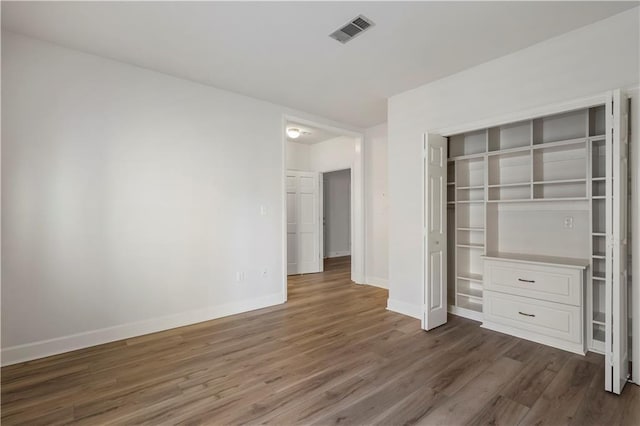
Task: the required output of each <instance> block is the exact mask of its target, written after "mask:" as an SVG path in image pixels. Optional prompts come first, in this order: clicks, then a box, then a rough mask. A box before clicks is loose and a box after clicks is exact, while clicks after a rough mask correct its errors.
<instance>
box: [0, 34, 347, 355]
mask: <svg viewBox="0 0 640 426" xmlns="http://www.w3.org/2000/svg"><path fill="white" fill-rule="evenodd" d="M2 88H3V93H2V112H3V117H2V119H3V121H2V124H3V126H2V142H3V152H2V205H3V212H2V213H3V215H2V234H3V235H2V237H3V238H2V252H3V258H2V358H3V362H4V363H5V364H8V363H12V362H16V361H19V360H23V359H29V358H36V357H39V356H44V355H47V354H51V353H57V352H64V351H66V350H71V349H75V348H78V347H83V346H90V345H92V344H97V343H102V342H105V341H110V340H115V339H119V338H125V337H129V336H133V335H138V334H144V333H148V332H152V331H157V330H161V329H166V328H171V327H175V326H178V325H183V324H188V323H193V322H198V321H203V320H206V319H210V318H215V317H219V316H222V315H228V314H231V313H236V312H240V311H245V310H250V309H253V308H257V307H262V306H267V305H272V304H276V303H280V302H282V301H283V299H284V294H283V286H282V283H283V280H284V279H285V275H284V274H285V272H284V271H283V250H284V247H283V246H282V236H283V232H284V231H283V228H282V225H283V221H282V215H283V209H282V206H283V203H284V191H283V175H282V169H283V166H284V164H283V162H284V153H283V151H282V138H283V125H282V123H283V119H284V115H285V114H294V115H295V116H296V117H302V118H306V119H308V120H313V121H314V122H320V123H324V124H326V125H331V126H335V127H341V128H347V129H350V127H349V126H346V125H344V124H340V123H331V122H328V121H327V120H324V119H322V118H319V117H313V116H310V115H308V114H305V113H302V112H299V111H292V110H290V109H287V108H283V107H280V106H277V105H273V104H269V103H266V102H262V101H257V100H255V99H251V98H248V97H244V96H240V95H236V94H232V93H229V92H225V91H221V90H217V89H214V88H211V87H208V86H203V85H199V84H195V83H192V82H189V81H185V80H181V79H178V78H174V77H170V76H167V75H164V74H160V73H156V72H152V71H148V70H144V69H141V68H137V67H133V66H129V65H126V64H123V63H119V62H115V61H111V60H108V59H104V58H100V57H97V56H93V55H88V54H84V53H80V52H77V51H74V50H69V49H65V48H62V47H58V46H55V45H52V44H48V43H44V42H40V41H36V40H34V39H30V38H27V37H23V36H19V35H15V34H11V33H6V32H5V33H3V34H2ZM351 130H354V131H358V130H359V129H353V128H351ZM260 206H265V207H266V209H267V215H266V216H261V215H260ZM263 268H267V270H268V276H267V277H266V278H263V277H262V276H261V271H262V269H263ZM237 271H244V272H245V274H246V278H245V280H244V281H241V282H237V281H236V280H235V278H236V272H237Z"/></svg>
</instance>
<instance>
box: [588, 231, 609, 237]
mask: <svg viewBox="0 0 640 426" xmlns="http://www.w3.org/2000/svg"><path fill="white" fill-rule="evenodd" d="M591 235H592V236H594V237H606V234H605V233H604V232H592V233H591Z"/></svg>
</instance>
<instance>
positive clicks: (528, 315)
mask: <svg viewBox="0 0 640 426" xmlns="http://www.w3.org/2000/svg"><path fill="white" fill-rule="evenodd" d="M518 313H519V314H520V315H523V316H525V317H535V315H534V314H526V313H524V312H520V311H518Z"/></svg>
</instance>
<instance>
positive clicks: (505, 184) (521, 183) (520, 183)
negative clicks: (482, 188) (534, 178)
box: [487, 182, 531, 188]
mask: <svg viewBox="0 0 640 426" xmlns="http://www.w3.org/2000/svg"><path fill="white" fill-rule="evenodd" d="M529 185H531V182H516V183H495V184H491V185H487V186H488V187H489V188H507V187H510V186H529Z"/></svg>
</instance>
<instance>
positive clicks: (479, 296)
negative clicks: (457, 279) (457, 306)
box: [458, 289, 482, 303]
mask: <svg viewBox="0 0 640 426" xmlns="http://www.w3.org/2000/svg"><path fill="white" fill-rule="evenodd" d="M467 291H468V293H465V292H462V291H458V296H464V297H468V298H469V299H473V300H477V301H478V302H480V303H482V290H475V291H474V290H473V289H469V290H467ZM472 293H475V294H472Z"/></svg>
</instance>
